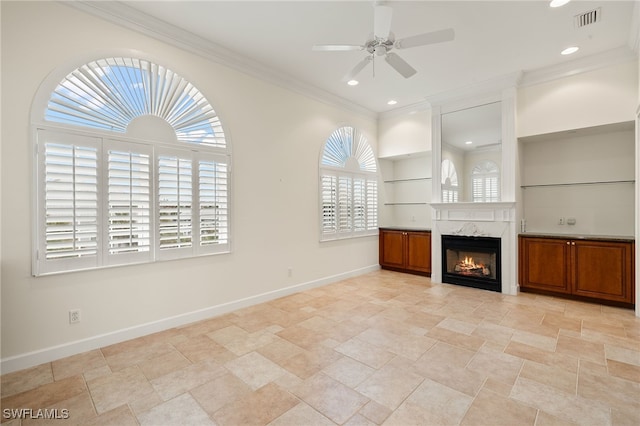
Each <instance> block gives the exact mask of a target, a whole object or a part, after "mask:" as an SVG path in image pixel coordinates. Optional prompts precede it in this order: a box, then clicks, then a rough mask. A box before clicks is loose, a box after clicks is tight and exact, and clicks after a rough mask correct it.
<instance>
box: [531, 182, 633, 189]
mask: <svg viewBox="0 0 640 426" xmlns="http://www.w3.org/2000/svg"><path fill="white" fill-rule="evenodd" d="M635 182H636V181H635V180H606V181H595V182H568V183H543V184H537V185H521V186H520V188H523V189H526V188H545V187H553V186H578V185H607V184H620V183H635Z"/></svg>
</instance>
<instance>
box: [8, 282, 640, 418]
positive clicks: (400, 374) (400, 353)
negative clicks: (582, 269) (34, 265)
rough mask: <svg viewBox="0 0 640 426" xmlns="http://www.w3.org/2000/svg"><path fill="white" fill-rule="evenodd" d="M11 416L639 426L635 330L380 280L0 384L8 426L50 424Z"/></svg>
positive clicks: (604, 317) (326, 290) (630, 318)
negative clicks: (24, 411)
mask: <svg viewBox="0 0 640 426" xmlns="http://www.w3.org/2000/svg"><path fill="white" fill-rule="evenodd" d="M12 408H16V409H18V408H31V409H33V410H34V411H33V413H34V414H37V411H36V410H38V409H45V408H46V409H50V410H53V409H58V410H59V411H58V412H57V414H58V415H59V416H62V413H64V412H63V411H62V410H63V409H64V410H68V414H69V419H68V420H58V423H62V424H81V425H92V424H113V425H119V426H121V425H129V424H131V425H136V424H141V425H174V424H184V425H207V424H218V425H267V424H268V425H304V426H307V425H333V424H346V425H380V424H384V425H458V424H460V425H510V426H511V425H557V424H562V425H565V424H566V425H571V424H579V425H598V426H599V425H608V424H614V425H638V424H640V319H639V318H636V317H635V316H634V314H633V311H632V310H628V309H620V308H611V307H605V306H600V305H597V304H587V303H579V302H573V301H567V300H562V299H557V298H552V297H544V296H536V295H531V294H521V295H519V296H517V297H514V296H503V295H501V294H498V293H492V292H487V291H482V290H475V289H469V288H465V287H458V286H453V285H447V284H432V283H431V281H430V280H429V278H424V277H418V276H412V275H406V274H399V273H394V272H389V271H378V272H374V273H370V274H366V275H362V276H359V277H355V278H351V279H348V280H344V281H341V282H339V283H335V284H331V285H328V286H325V287H321V288H317V289H313V290H310V291H306V292H303V293H298V294H294V295H291V296H288V297H284V298H281V299H278V300H274V301H271V302H268V303H263V304H261V305H257V306H253V307H250V308H246V309H242V310H240V311H237V312H233V313H230V314H227V315H224V316H221V317H217V318H212V319H209V320H206V321H201V322H198V323H195V324H190V325H187V326H184V327H181V328H176V329H172V330H167V331H164V332H161V333H157V334H153V335H149V336H146V337H142V338H139V339H135V340H131V341H127V342H123V343H119V344H116V345H112V346H109V347H105V348H102V349H100V350H94V351H90V352H86V353H82V354H79V355H75V356H72V357H69V358H65V359H61V360H58V361H54V362H51V363H47V364H43V365H40V366H37V367H33V368H30V369H27V370H24V371H19V372H15V373H10V374H6V375H4V376H2V409H3V411H2V412H3V416H2V417H3V418H2V421H3V422H4V423H3V424H5V425H12V426H13V425H18V424H21V425H31V424H34V423H46V422H44V421H42V420H34V419H31V418H29V419H22V420H20V419H13V420H9V419H5V418H4V417H6V415H5V413H7V412H6V411H5V410H6V409H12ZM51 412H52V411H49V413H51ZM54 413H55V412H54Z"/></svg>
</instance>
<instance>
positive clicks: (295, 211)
mask: <svg viewBox="0 0 640 426" xmlns="http://www.w3.org/2000/svg"><path fill="white" fill-rule="evenodd" d="M110 55H134V56H138V55H140V56H144V57H146V58H148V59H151V60H154V61H156V62H159V63H161V64H164V65H166V66H167V67H169V68H171V69H173V70H174V71H175V72H177V73H178V74H180V75H182V76H184V77H185V78H187V79H188V80H190V81H191V82H192V83H194V85H195V86H196V87H197V88H198V89H199V90H200V91H201V92H202V93H203V94H204V95H205V96H206V97H207V98H208V99H209V101H210V102H211V103H212V105H213V106H214V108H215V109H216V111H217V112H218V114H219V115H220V117H221V118H222V120H223V124H224V126H225V130H226V132H227V135H228V136H229V138H230V140H231V144H232V149H233V212H232V229H233V235H232V238H233V240H232V245H233V252H232V253H231V254H224V255H217V256H212V257H211V256H209V257H202V258H194V259H188V260H179V261H170V262H160V263H155V264H147V265H138V266H127V267H118V268H111V269H103V270H99V271H89V272H77V273H68V274H61V275H55V276H47V277H39V278H34V277H32V276H31V253H32V245H31V235H32V230H33V224H32V221H31V219H30V216H31V211H32V205H31V204H32V203H31V197H32V188H33V183H32V167H33V164H32V147H31V143H32V139H31V126H30V121H29V117H30V113H31V106H32V101H33V99H34V96H35V94H36V91H37V90H38V87H39V85H40V84H41V83H42V81H43V80H45V78H46V77H47V75H48V74H49V73H51V72H52V71H53V70H56V69H60V67H66V68H67V71H71V70H72V66H78V65H80V64H81V63H82V62H87V61H89V60H91V59H96V58H99V57H104V56H110ZM2 90H3V93H2V130H1V131H2V146H1V149H2V173H3V179H2V212H1V218H2V246H1V251H2V306H1V308H2V330H1V332H2V360H3V367H5V368H6V367H8V366H18V367H23V366H25V365H24V363H25V362H26V363H28V362H33V361H34V360H35V361H38V360H46V359H43V358H46V357H47V356H50V355H55V354H57V355H60V354H63V353H65V351H67V352H68V351H72V350H75V349H79V348H88V347H90V346H91V345H93V344H95V343H100V342H102V343H104V342H105V341H109V339H111V340H117V339H121V338H123V337H127V336H128V337H132V336H133V335H135V334H136V333H139V332H140V333H141V332H144V331H149V330H153V329H158V328H162V327H165V326H168V325H172V324H176V323H179V322H180V321H183V320H185V319H189V318H195V317H197V316H198V315H204V314H205V313H208V312H209V313H210V312H214V311H215V312H217V310H216V309H218V310H224V309H228V308H229V306H236V305H233V304H234V303H236V304H237V303H240V304H243V303H244V304H247V303H255V301H257V300H260V299H261V298H263V299H264V298H269V297H274V296H275V295H277V294H283V293H286V292H291V291H292V290H291V289H289V288H290V287H292V286H312V285H317V283H320V282H326V281H330V280H335V279H337V277H341V276H344V275H348V274H353V273H360V272H361V271H364V270H369V269H370V268H375V267H377V238H376V237H365V238H357V239H353V240H349V241H338V242H329V243H322V244H321V243H319V218H318V192H317V185H318V176H317V173H318V158H319V153H320V149H321V146H322V144H323V143H324V141H325V140H326V138H327V137H328V136H329V135H330V134H331V132H332V131H333V130H335V129H336V128H337V127H339V126H341V125H344V124H349V125H353V126H355V127H357V128H359V129H361V130H362V131H363V132H364V134H365V135H366V136H367V138H368V140H369V142H370V143H371V145H372V148H373V149H374V150H377V146H376V145H377V144H376V137H377V123H376V121H375V120H374V119H372V118H370V117H364V116H361V115H358V114H355V113H353V112H350V111H347V110H345V109H341V108H339V107H332V106H329V105H327V104H325V103H321V102H318V101H315V100H312V99H311V98H308V97H305V96H302V95H300V94H297V93H294V92H292V91H288V90H285V89H283V88H281V87H277V86H275V85H271V84H268V83H265V82H263V81H260V80H257V79H255V78H253V77H250V76H248V75H247V74H243V73H240V72H238V71H235V70H232V69H230V68H226V67H224V66H221V65H219V64H217V63H214V62H211V61H208V60H206V59H204V58H202V57H200V56H196V55H193V54H190V53H188V52H185V51H183V50H180V49H178V48H174V47H172V46H170V45H167V44H165V43H163V42H160V41H158V40H155V39H152V38H149V37H146V36H143V35H141V34H139V33H136V32H132V31H129V30H126V29H123V28H121V27H118V26H115V25H113V24H110V23H107V22H105V21H102V20H100V19H98V18H95V17H93V16H89V15H87V14H84V13H83V12H80V11H78V10H76V9H74V8H71V7H68V6H65V5H63V4H59V3H53V2H42V3H34V2H2ZM289 267H291V268H293V273H292V277H288V268H289ZM225 304H231V305H225ZM76 308H79V309H81V311H82V322H81V323H79V324H74V325H73V326H72V325H69V324H68V311H69V309H76ZM74 342H75V343H74ZM32 351H34V352H33V353H31V354H29V353H30V352H32ZM47 351H49V352H47ZM34 354H35V355H34ZM38 354H44V355H42V356H41V357H40V358H38V356H39V355H38ZM27 355H28V356H27ZM4 371H7V370H6V369H5V370H4Z"/></svg>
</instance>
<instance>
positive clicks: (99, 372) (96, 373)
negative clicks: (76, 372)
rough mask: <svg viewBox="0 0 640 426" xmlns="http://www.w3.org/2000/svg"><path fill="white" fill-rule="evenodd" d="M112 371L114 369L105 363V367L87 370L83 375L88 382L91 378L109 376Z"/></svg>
mask: <svg viewBox="0 0 640 426" xmlns="http://www.w3.org/2000/svg"><path fill="white" fill-rule="evenodd" d="M112 373H113V371H111V368H109V366H108V365H105V366H103V367H98V368H94V369H93V370H87V371H85V372H84V373H83V374H82V375H83V376H84V380H85V381H86V382H88V381H90V380H93V379H97V378H98V377H102V376H108V375H110V374H112Z"/></svg>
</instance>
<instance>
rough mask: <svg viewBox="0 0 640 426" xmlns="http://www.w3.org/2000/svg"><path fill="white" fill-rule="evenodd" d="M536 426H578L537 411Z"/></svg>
mask: <svg viewBox="0 0 640 426" xmlns="http://www.w3.org/2000/svg"><path fill="white" fill-rule="evenodd" d="M614 424H615V423H614ZM536 426H578V424H577V423H574V422H571V421H569V420H564V419H560V418H558V417H556V416H552V415H551V414H549V413H547V412H545V411H542V410H538V416H537V417H536Z"/></svg>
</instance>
